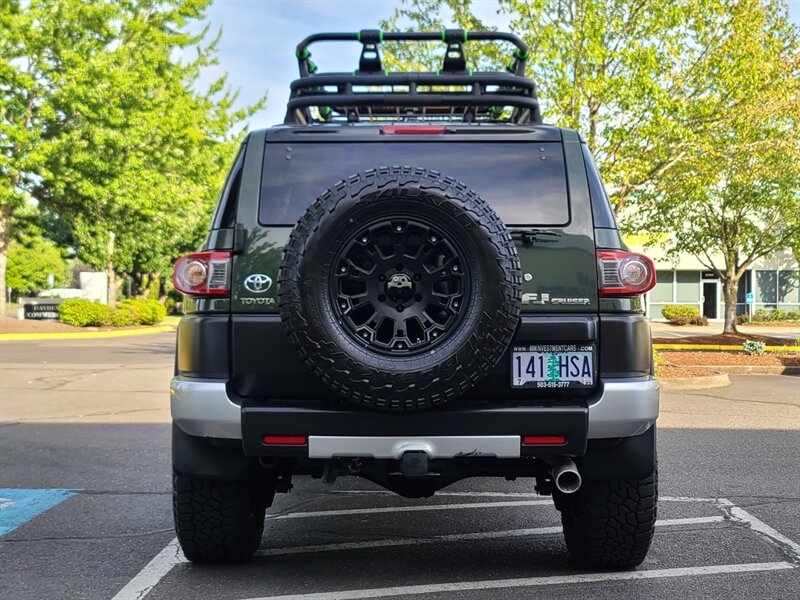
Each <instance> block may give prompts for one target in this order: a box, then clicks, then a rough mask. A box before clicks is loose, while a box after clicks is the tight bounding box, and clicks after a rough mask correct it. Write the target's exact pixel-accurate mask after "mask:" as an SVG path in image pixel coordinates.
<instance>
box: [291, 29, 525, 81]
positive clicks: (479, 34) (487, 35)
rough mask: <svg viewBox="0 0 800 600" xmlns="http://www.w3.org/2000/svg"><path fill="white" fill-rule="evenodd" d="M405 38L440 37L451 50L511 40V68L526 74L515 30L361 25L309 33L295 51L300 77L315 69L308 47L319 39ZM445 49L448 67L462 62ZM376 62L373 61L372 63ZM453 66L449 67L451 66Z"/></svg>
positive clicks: (365, 41) (368, 42) (372, 40)
mask: <svg viewBox="0 0 800 600" xmlns="http://www.w3.org/2000/svg"><path fill="white" fill-rule="evenodd" d="M393 41H406V42H424V41H431V42H435V41H440V42H443V43H444V44H446V45H447V48H448V50H449V49H450V47H451V46H452V45H455V44H459V45H460V44H461V43H463V42H468V41H501V42H510V43H511V44H514V46H516V50H515V52H514V57H513V60H512V62H511V64H510V65H509V69H510V70H512V71H513V73H514V74H515V75H524V74H525V61H526V60H527V58H528V45H527V44H526V43H525V42H523V41H522V40H521V39H520V38H519V37H517V36H516V35H514V34H513V33H506V32H502V31H467V30H464V29H443V30H442V31H381V30H379V29H362V30H361V31H357V32H353V33H315V34H313V35H310V36H308V37H307V38H306V39H304V40H303V41H302V42H300V43H299V44H298V45H297V50H296V52H295V54H296V56H297V61H298V67H299V70H300V76H301V77H308V76H309V75H312V74H313V73H314V72H315V71H316V65H314V63H313V62H311V60H310V57H311V52H309V50H308V48H309V46H311V45H312V44H315V43H317V42H360V43H362V44H364V45H365V46H366V45H370V46H373V47H376V45H377V44H380V43H381V42H393ZM447 58H448V57H447V51H446V52H445V65H444V66H445V68H444V69H443V70H452V68H455V67H458V66H460V65H461V64H462V62H461V60H463V55H462V57H461V60H455V61H453V60H450V61H448V60H447ZM373 66H374V64H373ZM448 67H450V68H448Z"/></svg>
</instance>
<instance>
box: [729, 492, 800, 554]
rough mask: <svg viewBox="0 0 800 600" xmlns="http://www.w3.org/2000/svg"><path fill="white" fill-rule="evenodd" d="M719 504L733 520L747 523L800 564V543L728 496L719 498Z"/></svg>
mask: <svg viewBox="0 0 800 600" xmlns="http://www.w3.org/2000/svg"><path fill="white" fill-rule="evenodd" d="M717 506H719V508H720V509H721V510H722V512H724V513H725V514H727V515H728V516H729V517H730V518H731V520H733V521H738V522H740V523H743V524H745V525H747V526H748V527H749V528H750V529H752V530H753V531H754V532H756V533H757V534H758V535H759V536H761V537H762V538H764V539H766V540H767V542H769V543H770V544H772V545H773V546H775V547H776V548H778V550H780V551H781V552H783V553H784V554H786V555H787V558H789V559H790V560H792V561H793V562H794V563H796V564H797V565H800V544H798V543H797V542H795V541H794V540H790V539H789V538H788V537H786V536H785V535H783V534H782V533H781V532H780V531H778V530H777V529H774V528H773V527H770V526H769V525H767V524H766V523H764V521H762V520H761V519H759V518H758V517H756V516H755V515H753V514H751V513H749V512H747V511H746V510H745V509H743V508H741V507H739V506H736V505H735V504H734V503H733V502H731V501H730V500H728V499H727V498H719V499H718V500H717Z"/></svg>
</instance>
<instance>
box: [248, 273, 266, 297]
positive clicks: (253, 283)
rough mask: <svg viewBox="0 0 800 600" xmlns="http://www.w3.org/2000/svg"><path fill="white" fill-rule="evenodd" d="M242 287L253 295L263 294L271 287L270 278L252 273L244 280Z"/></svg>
mask: <svg viewBox="0 0 800 600" xmlns="http://www.w3.org/2000/svg"><path fill="white" fill-rule="evenodd" d="M244 287H245V288H246V289H247V290H248V291H251V292H253V293H254V294H263V293H264V292H266V291H267V290H268V289H269V288H271V287H272V277H270V276H269V275H264V274H263V273H253V274H252V275H248V276H247V277H246V278H245V280H244Z"/></svg>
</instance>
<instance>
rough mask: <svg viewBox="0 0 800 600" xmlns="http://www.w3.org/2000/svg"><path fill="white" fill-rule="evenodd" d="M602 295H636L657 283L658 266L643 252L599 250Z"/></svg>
mask: <svg viewBox="0 0 800 600" xmlns="http://www.w3.org/2000/svg"><path fill="white" fill-rule="evenodd" d="M597 266H598V269H599V274H598V275H599V278H600V281H599V288H600V290H599V291H600V295H601V296H635V295H637V294H644V293H645V292H647V291H649V290H652V289H653V287H655V285H656V267H655V265H654V264H653V261H652V260H650V259H649V258H647V257H646V256H644V255H643V254H636V253H635V252H624V251H622V250H598V251H597Z"/></svg>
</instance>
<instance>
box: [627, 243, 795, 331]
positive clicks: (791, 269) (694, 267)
mask: <svg viewBox="0 0 800 600" xmlns="http://www.w3.org/2000/svg"><path fill="white" fill-rule="evenodd" d="M628 243H629V246H630V249H631V250H633V251H635V252H641V253H643V254H645V255H647V256H649V257H650V258H652V259H653V261H654V262H655V264H656V275H657V280H658V283H656V287H655V288H654V289H652V290H651V291H650V292H648V293H647V295H646V297H645V302H646V304H645V306H646V314H647V316H648V317H650V318H651V319H653V320H656V321H658V320H664V317H663V316H662V314H661V311H662V309H663V308H664V306H666V305H667V304H686V305H689V306H695V307H697V308H698V309H699V310H700V313H701V314H702V315H703V316H705V317H707V318H708V320H709V321H723V320H724V319H725V301H724V297H723V293H722V292H723V290H722V282H721V281H720V280H719V277H718V276H717V274H716V273H715V272H714V271H709V270H708V268H707V267H706V266H704V265H703V264H702V263H701V262H700V261H699V260H698V259H697V258H696V257H694V256H692V255H689V254H681V255H679V256H678V257H677V258H675V259H674V260H673V259H671V258H668V257H667V256H666V254H665V252H664V251H663V250H662V249H660V248H658V247H644V246H642V245H641V244H638V243H637V239H635V237H634V238H632V239H629V240H628ZM712 258H713V259H714V264H715V265H718V266H719V265H723V264H724V262H723V260H722V257H720V256H713V255H712ZM748 294H752V300H753V302H752V304H748V302H747V295H748ZM775 308H778V309H782V310H785V311H793V310H800V265H798V263H797V261H796V260H795V258H794V256H793V254H792V253H791V252H789V251H785V252H779V253H776V254H774V255H772V256H768V257H765V258H763V259H760V260H758V261H756V262H755V263H754V264H753V265H752V267H751V268H750V269H748V270H747V272H746V273H745V274H744V275H743V276H742V278H741V279H740V280H739V290H738V294H737V301H736V314H738V315H745V314H748V311H750V312H751V314H752V313H755V311H756V310H759V309H762V310H764V309H766V310H769V309H775Z"/></svg>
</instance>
